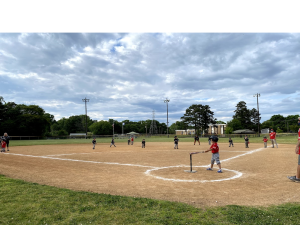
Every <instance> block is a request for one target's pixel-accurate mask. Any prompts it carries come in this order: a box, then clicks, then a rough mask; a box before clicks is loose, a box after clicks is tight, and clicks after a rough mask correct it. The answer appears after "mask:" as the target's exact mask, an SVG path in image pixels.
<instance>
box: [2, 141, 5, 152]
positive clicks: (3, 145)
mask: <svg viewBox="0 0 300 225" xmlns="http://www.w3.org/2000/svg"><path fill="white" fill-rule="evenodd" d="M1 147H2V149H1V152H5V147H6V142H5V141H4V140H1Z"/></svg>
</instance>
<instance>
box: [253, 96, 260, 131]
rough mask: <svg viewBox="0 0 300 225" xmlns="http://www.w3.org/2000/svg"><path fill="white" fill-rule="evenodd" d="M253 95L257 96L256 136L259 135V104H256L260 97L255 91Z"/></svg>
mask: <svg viewBox="0 0 300 225" xmlns="http://www.w3.org/2000/svg"><path fill="white" fill-rule="evenodd" d="M253 97H256V98H257V125H258V137H260V134H259V106H258V97H260V94H259V93H257V94H255V95H253Z"/></svg>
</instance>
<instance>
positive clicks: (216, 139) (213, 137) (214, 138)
mask: <svg viewBox="0 0 300 225" xmlns="http://www.w3.org/2000/svg"><path fill="white" fill-rule="evenodd" d="M211 140H212V141H214V142H218V140H219V138H218V137H217V136H212V137H211Z"/></svg>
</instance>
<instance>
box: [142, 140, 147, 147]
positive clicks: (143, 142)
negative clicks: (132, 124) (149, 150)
mask: <svg viewBox="0 0 300 225" xmlns="http://www.w3.org/2000/svg"><path fill="white" fill-rule="evenodd" d="M145 145H146V141H145V139H143V140H142V148H145Z"/></svg>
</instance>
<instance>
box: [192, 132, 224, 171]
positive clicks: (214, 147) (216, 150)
mask: <svg viewBox="0 0 300 225" xmlns="http://www.w3.org/2000/svg"><path fill="white" fill-rule="evenodd" d="M218 140H219V138H218V137H217V136H212V138H211V141H212V145H211V146H210V149H207V150H206V151H203V152H193V153H190V154H198V153H205V152H209V151H211V153H212V157H211V165H210V167H209V168H207V169H206V170H213V166H214V163H215V162H216V163H217V165H218V167H219V170H218V173H222V169H221V162H220V159H219V158H220V155H219V145H218Z"/></svg>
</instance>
